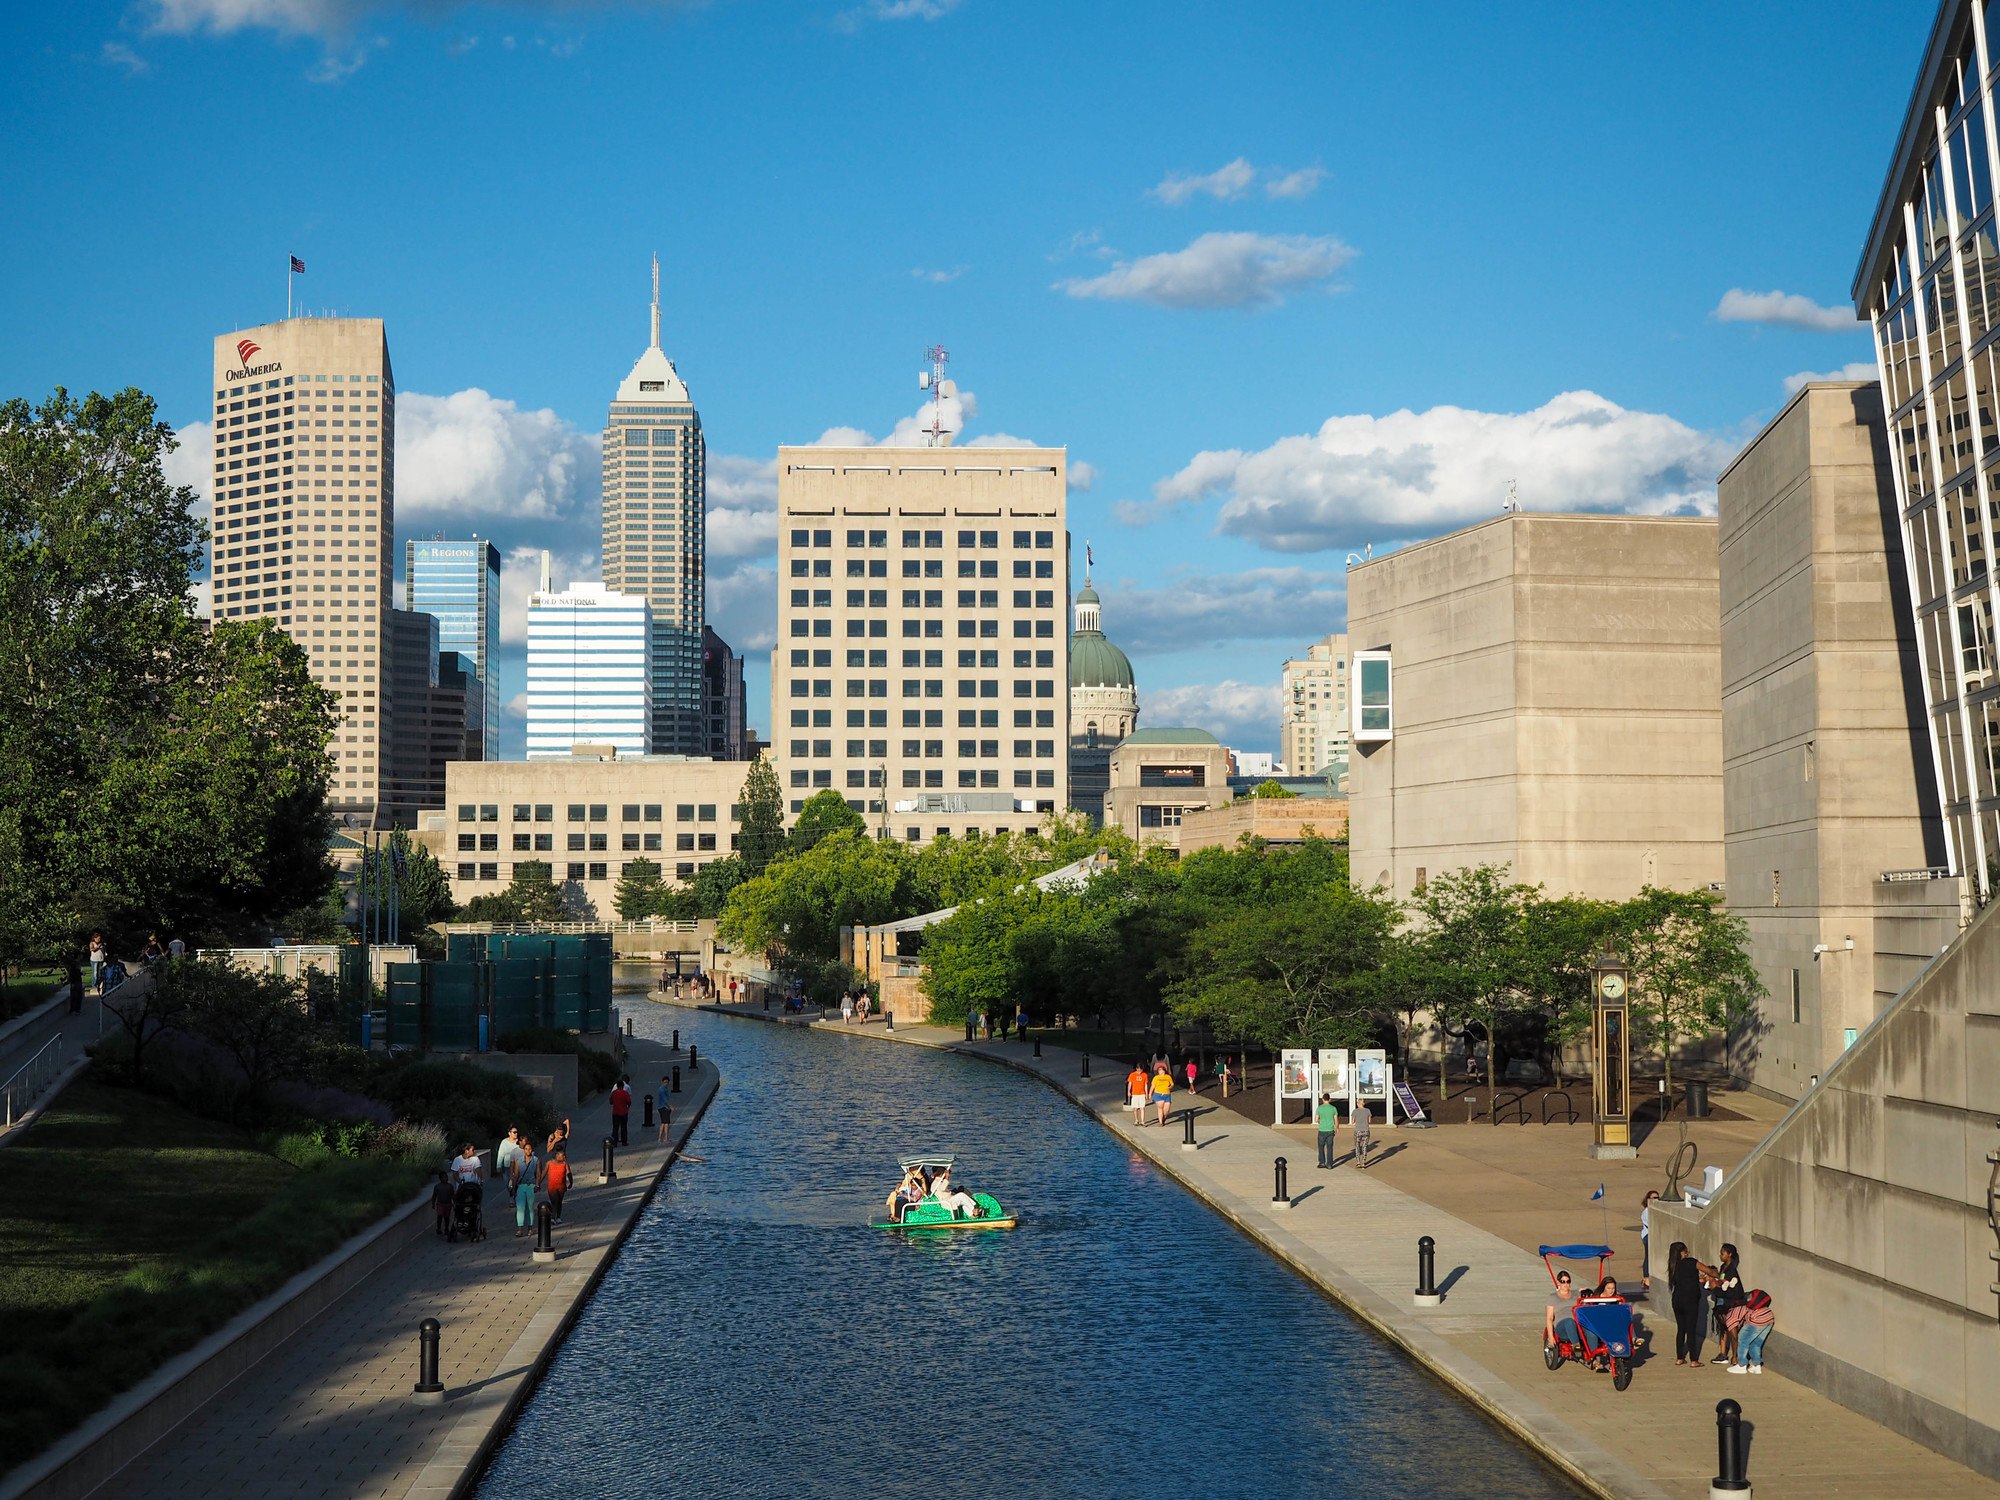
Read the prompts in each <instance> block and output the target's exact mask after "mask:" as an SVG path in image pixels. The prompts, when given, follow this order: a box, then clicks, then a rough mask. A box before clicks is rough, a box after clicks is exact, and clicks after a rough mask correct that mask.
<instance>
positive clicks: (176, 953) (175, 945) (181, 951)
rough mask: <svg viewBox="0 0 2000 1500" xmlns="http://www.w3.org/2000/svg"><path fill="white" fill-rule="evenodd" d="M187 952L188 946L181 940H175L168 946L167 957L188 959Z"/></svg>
mask: <svg viewBox="0 0 2000 1500" xmlns="http://www.w3.org/2000/svg"><path fill="white" fill-rule="evenodd" d="M187 951H188V950H187V944H186V943H184V942H182V941H181V940H180V939H179V938H175V939H173V941H171V942H170V943H168V944H167V957H169V958H186V957H187Z"/></svg>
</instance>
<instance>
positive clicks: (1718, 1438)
mask: <svg viewBox="0 0 2000 1500" xmlns="http://www.w3.org/2000/svg"><path fill="white" fill-rule="evenodd" d="M1715 1467H1716V1468H1717V1469H1718V1470H1719V1471H1720V1472H1719V1473H1717V1474H1716V1476H1715V1478H1714V1479H1712V1480H1710V1481H1709V1485H1708V1487H1709V1489H1710V1490H1711V1491H1714V1490H1726V1491H1729V1492H1732V1493H1735V1492H1741V1491H1747V1490H1748V1489H1749V1488H1750V1481H1749V1480H1748V1479H1747V1478H1745V1477H1744V1473H1743V1408H1742V1407H1741V1406H1739V1405H1737V1404H1736V1403H1735V1402H1734V1401H1718V1402H1716V1403H1715Z"/></svg>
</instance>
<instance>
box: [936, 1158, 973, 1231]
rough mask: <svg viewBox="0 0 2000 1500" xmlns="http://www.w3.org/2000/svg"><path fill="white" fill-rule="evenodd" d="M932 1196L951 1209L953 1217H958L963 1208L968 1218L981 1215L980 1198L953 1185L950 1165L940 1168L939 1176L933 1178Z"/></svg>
mask: <svg viewBox="0 0 2000 1500" xmlns="http://www.w3.org/2000/svg"><path fill="white" fill-rule="evenodd" d="M931 1196H932V1197H933V1198H935V1199H937V1201H938V1202H939V1203H941V1204H943V1205H944V1207H946V1208H947V1209H949V1210H950V1211H951V1214H952V1217H953V1218H956V1217H957V1216H958V1214H959V1213H960V1211H961V1210H962V1211H963V1212H964V1214H965V1216H966V1218H968V1219H976V1218H978V1217H979V1214H980V1208H979V1203H978V1200H976V1199H975V1198H974V1197H973V1196H972V1194H970V1193H961V1192H959V1191H958V1190H957V1189H956V1188H954V1187H953V1186H952V1184H951V1168H950V1167H940V1168H939V1169H938V1174H937V1176H936V1177H935V1178H933V1179H932V1180H931Z"/></svg>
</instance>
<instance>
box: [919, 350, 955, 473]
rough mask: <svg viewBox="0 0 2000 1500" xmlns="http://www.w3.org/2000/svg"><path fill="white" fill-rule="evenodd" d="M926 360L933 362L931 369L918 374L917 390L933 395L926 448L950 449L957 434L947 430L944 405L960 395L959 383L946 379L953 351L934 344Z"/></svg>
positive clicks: (926, 351)
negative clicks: (945, 369)
mask: <svg viewBox="0 0 2000 1500" xmlns="http://www.w3.org/2000/svg"><path fill="white" fill-rule="evenodd" d="M924 358H925V359H928V360H929V361H930V362H931V367H930V368H929V369H928V370H920V371H918V372H917V389H918V390H920V391H929V392H930V393H931V425H930V426H928V427H926V428H925V429H924V436H925V437H927V438H928V439H930V441H929V442H928V443H927V444H926V445H925V446H927V447H931V448H949V447H950V446H951V440H952V438H953V437H955V436H956V435H957V434H956V433H954V432H950V431H947V430H946V428H945V425H944V404H945V402H946V401H949V400H953V399H955V398H956V397H957V395H958V382H957V381H955V380H947V379H945V378H944V367H945V366H946V365H947V364H949V363H951V351H950V350H949V349H947V348H945V346H944V345H943V344H933V345H931V346H930V348H928V349H926V350H925V351H924Z"/></svg>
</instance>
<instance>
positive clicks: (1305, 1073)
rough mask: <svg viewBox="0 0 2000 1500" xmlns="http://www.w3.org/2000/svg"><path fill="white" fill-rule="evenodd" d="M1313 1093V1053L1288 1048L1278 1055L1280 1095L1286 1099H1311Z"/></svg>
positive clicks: (1298, 1048)
mask: <svg viewBox="0 0 2000 1500" xmlns="http://www.w3.org/2000/svg"><path fill="white" fill-rule="evenodd" d="M1312 1091H1313V1080H1312V1052H1311V1050H1310V1049H1309V1048H1305V1047H1287V1048H1286V1049H1285V1050H1284V1051H1283V1052H1282V1053H1280V1054H1279V1055H1278V1094H1279V1096H1280V1097H1281V1098H1285V1099H1310V1098H1311V1097H1312Z"/></svg>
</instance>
